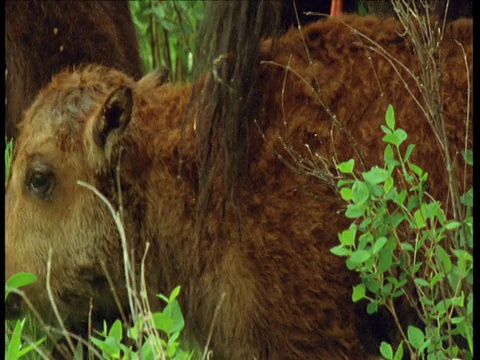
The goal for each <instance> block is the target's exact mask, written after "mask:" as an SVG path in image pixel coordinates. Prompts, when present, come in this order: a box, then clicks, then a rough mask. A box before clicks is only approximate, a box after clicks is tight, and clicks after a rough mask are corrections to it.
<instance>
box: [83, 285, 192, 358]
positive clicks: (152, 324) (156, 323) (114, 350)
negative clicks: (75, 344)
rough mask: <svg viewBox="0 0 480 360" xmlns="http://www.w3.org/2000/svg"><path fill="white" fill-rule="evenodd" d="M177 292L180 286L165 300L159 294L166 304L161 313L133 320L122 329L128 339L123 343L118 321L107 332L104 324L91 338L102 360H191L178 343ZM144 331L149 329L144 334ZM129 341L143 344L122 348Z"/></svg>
mask: <svg viewBox="0 0 480 360" xmlns="http://www.w3.org/2000/svg"><path fill="white" fill-rule="evenodd" d="M179 293H180V286H177V287H176V288H175V289H174V290H173V291H172V293H171V294H170V296H169V297H168V298H167V297H165V296H163V295H160V294H159V295H158V297H159V298H161V299H162V300H164V301H165V302H166V303H167V305H166V306H165V308H164V309H163V311H162V312H156V313H152V314H146V316H144V317H139V318H137V319H136V321H135V324H134V325H133V326H132V327H129V328H127V329H126V333H127V338H128V339H130V340H128V339H125V340H124V337H123V336H124V329H123V327H122V322H121V321H120V320H116V321H115V322H114V323H113V325H112V326H111V327H110V329H108V328H107V325H106V323H104V329H103V331H102V332H101V333H99V337H93V338H92V339H91V340H92V343H93V344H94V345H96V346H97V347H98V348H99V349H100V350H101V352H102V356H103V358H105V359H125V358H126V359H132V360H135V359H174V360H189V359H191V358H192V356H193V352H187V351H185V350H182V349H181V348H180V343H179V341H178V339H179V337H180V335H181V331H182V330H183V328H184V326H185V321H184V319H183V315H182V311H181V309H180V305H179V303H178V301H177V299H176V298H177V296H178V294H179ZM146 329H149V330H148V331H146ZM152 330H153V331H152ZM156 331H159V332H160V333H157V332H156ZM142 337H143V339H142ZM132 341H133V343H135V344H142V343H143V345H142V346H141V348H140V349H138V350H136V349H133V347H132V346H131V345H130V346H128V345H126V343H128V342H132Z"/></svg>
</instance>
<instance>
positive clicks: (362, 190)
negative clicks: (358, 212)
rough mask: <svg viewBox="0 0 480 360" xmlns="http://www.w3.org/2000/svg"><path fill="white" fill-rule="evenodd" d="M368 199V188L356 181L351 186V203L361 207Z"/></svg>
mask: <svg viewBox="0 0 480 360" xmlns="http://www.w3.org/2000/svg"><path fill="white" fill-rule="evenodd" d="M369 197H370V191H369V190H368V186H367V185H366V184H365V183H364V182H361V181H356V182H355V184H353V186H352V201H353V202H354V203H355V204H358V205H362V204H364V203H365V202H366V201H367V200H368V198H369Z"/></svg>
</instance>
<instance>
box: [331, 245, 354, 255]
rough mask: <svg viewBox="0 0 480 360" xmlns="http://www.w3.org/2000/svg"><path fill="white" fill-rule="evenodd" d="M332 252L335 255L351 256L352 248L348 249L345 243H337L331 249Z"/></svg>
mask: <svg viewBox="0 0 480 360" xmlns="http://www.w3.org/2000/svg"><path fill="white" fill-rule="evenodd" d="M330 252H331V253H332V254H333V255H337V256H350V254H351V253H352V250H349V249H347V248H346V247H344V246H343V245H337V246H334V247H332V248H331V249H330Z"/></svg>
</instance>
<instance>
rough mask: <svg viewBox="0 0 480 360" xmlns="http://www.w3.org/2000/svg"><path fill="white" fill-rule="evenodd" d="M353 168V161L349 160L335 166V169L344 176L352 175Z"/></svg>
mask: <svg viewBox="0 0 480 360" xmlns="http://www.w3.org/2000/svg"><path fill="white" fill-rule="evenodd" d="M354 166H355V160H354V159H350V160H348V161H345V162H343V163H340V164H338V165H337V169H338V170H339V171H340V172H342V173H344V174H353V167H354Z"/></svg>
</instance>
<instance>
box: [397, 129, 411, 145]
mask: <svg viewBox="0 0 480 360" xmlns="http://www.w3.org/2000/svg"><path fill="white" fill-rule="evenodd" d="M395 135H396V136H397V138H398V145H397V146H400V145H401V144H402V143H403V142H404V141H405V140H407V137H408V135H407V133H406V132H405V130H403V129H397V130H395Z"/></svg>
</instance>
